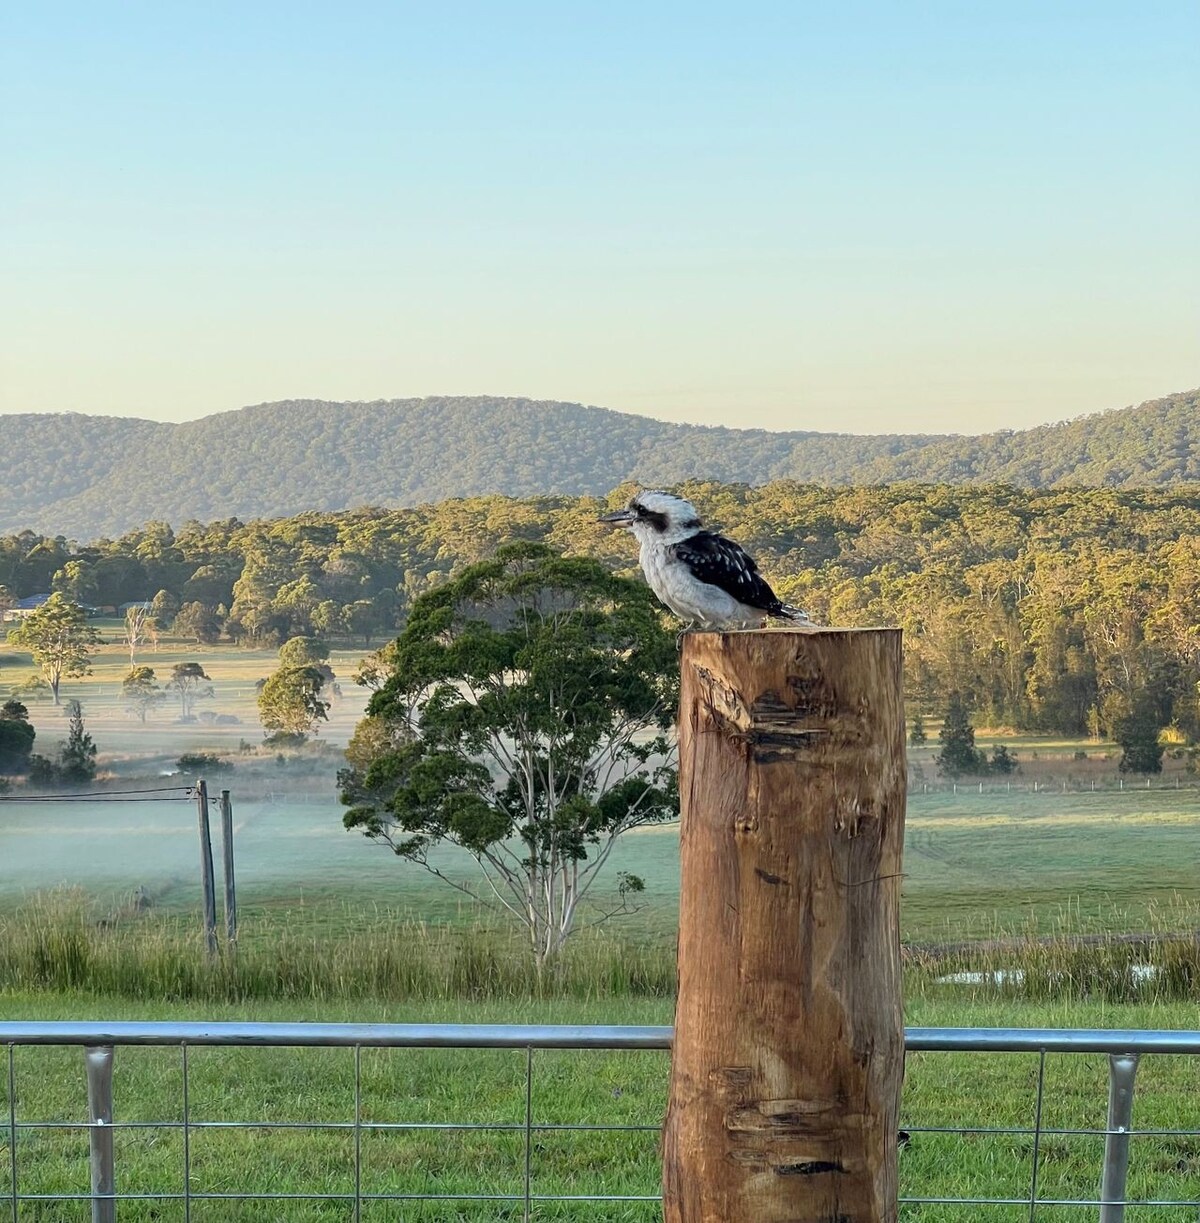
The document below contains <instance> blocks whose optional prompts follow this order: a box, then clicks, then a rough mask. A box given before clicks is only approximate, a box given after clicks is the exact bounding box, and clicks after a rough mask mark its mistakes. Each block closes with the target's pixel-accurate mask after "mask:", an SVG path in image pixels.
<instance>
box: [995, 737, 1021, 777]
mask: <svg viewBox="0 0 1200 1223" xmlns="http://www.w3.org/2000/svg"><path fill="white" fill-rule="evenodd" d="M1019 767H1020V766H1019V765H1018V764H1017V753H1016V752H1010V751H1009V750H1008V748H1006V747H1005V746H1004V744H1003V743H1000V744H997V746H996V747H994V748H993V749H992V758H991V760H989V761H988V771H989V772H991V773H1000V774H1002V775H1004V776H1008V775H1009V774H1011V773H1015V772H1016V771H1017V769H1018V768H1019Z"/></svg>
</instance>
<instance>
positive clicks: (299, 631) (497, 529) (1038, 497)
mask: <svg viewBox="0 0 1200 1223" xmlns="http://www.w3.org/2000/svg"><path fill="white" fill-rule="evenodd" d="M629 491H630V489H629V488H628V487H622V488H618V489H614V490H613V492H612V493H611V494H610V495H609V497H607V498H605V499H598V498H587V497H584V498H575V497H567V496H545V497H538V498H534V499H529V500H512V499H508V498H504V497H478V498H472V499H470V500H456V501H446V502H442V503H439V504H436V505H427V506H421V507H418V508H415V509H392V510H385V509H378V508H362V509H356V510H350V511H346V512H344V513H336V514H334V513H315V512H314V513H306V514H302V515H299V516H297V517H294V518H287V519H280V520H274V521H270V520H264V521H258V522H251V523H242V522H239V521H237V520H229V519H225V520H222V521H217V522H210V523H208V524H201V523H199V522H191V523H184V524H182V525H181V526H180V527H179V528H178V530H176V529H173V528H171V527H169V526H168V525H167V524H165V523H162V522H149V523H147V524H146V525H145V526H143V527H141V528H139V529H138V530H136V531H131V532H129V533H128V534H127V535H124V536H121V537H120V538H117V539H110V540H102V541H99V542H97V543H95V544H91V545H87V546H80V545H76V544H72V543H71V542H70V541H68V540H66V539H65V538H63V537H61V536H59V537H46V536H38V535H35V534H33V533H31V532H25V533H23V534H21V535H15V536H8V537H0V585H3V586H5V587H6V588H7V589H8V590H9V591H10V593H11V595H12V597H13V598H21V597H24V596H26V595H30V594H37V593H41V592H44V591H46V590H48V589H50V585H51V582H52V580H53V578H54V575H55V574H56V573H58V572H59V571H60V570H63V569H64V567H65V566H66V565H67V564H68V563H69V562H72V561H77V562H79V564H80V565H81V566H85V567H86V568H87V569H88V570H89V571H90V577H89V581H91V582H92V584H93V589H94V590H95V592H96V598H97V602H98V603H99V604H111V605H113V606H119V605H120V604H122V603H124V602H127V601H131V600H154V601H155V604H156V609H155V615H156V618H157V619H158V620H159V621H160V623H161V627H162V628H163V630H164V631H165V630H166V629H168V628H169V627H170V618H171V617H172V616H174V615H175V614H176V613H177V612H178V611H179V609H180V608H181V607H182V606H183V605H184V603H186V602H188V601H189V598H190V596H191V595H192V594H196V595H197V597H196V598H195V599H191V601H193V602H195V601H201V598H202V600H203V601H205V602H206V604H207V605H208V606H209V608H210V610H211V614H212V615H213V616H214V617H215V618H216V620H217V621H218V622H219V624H220V627H221V633H222V640H223V641H233V642H240V643H243V644H247V645H254V646H258V647H264V646H274V647H278V646H279V645H280V644H282V643H284V642H286V641H287V640H288V639H289V638H293V637H297V636H304V637H317V638H320V639H321V640H323V641H325V642H327V643H329V644H330V645H346V644H350V643H352V644H354V645H355V646H361V645H362V643H363V642H364V641H365V640H367V639H368V638H369V639H370V640H371V641H372V642H374V643H375V644H378V643H379V642H381V641H382V640H385V639H387V638H390V637H393V636H394V635H395V634H396V633H397V632H398V631H399V630H400V629H401V628H403V626H404V624H405V622H406V619H407V617H408V614H409V611H410V609H411V607H412V606H413V603H414V601H415V600H416V599H417V598H419V597H420V595H421V594H422V593H423V592H425V591H427V590H429V589H431V588H434V587H436V586H438V585H439V584H441V583H443V582H445V581H446V580H448V579H449V578H451V577H454V576H456V575H458V574H460V573H461V572H462V571H463V570H464V569H465V568H466V567H468V566H470V565H472V564H474V563H476V562H478V561H481V560H483V559H485V558H486V557H488V556H490V555H491V554H492V553H493V552H494V551H495V549H496V548H497V547H498V546H499V545H501V544H504V543H511V542H515V541H521V540H527V541H536V542H543V543H546V544H548V545H550V546H551V547H554V548H557V549H560V550H562V551H564V552H566V553H568V554H573V555H577V556H589V557H592V558H594V559H596V560H598V561H600V562H602V563H603V564H604V565H605V566H607V567H609V568H611V569H612V570H614V571H615V572H617V573H620V574H624V575H634V576H636V574H637V558H636V554H635V552H634V550H633V549H632V548H631V547H630V546H629V541H628V540H627V539H625V538H624V537H623V536H614V535H613V534H612V533H610V532H607V531H605V530H604V529H603V528H602V527H599V526H597V525H596V523H595V518H596V516H597V514H599V513H601V512H603V511H604V510H605V509H606V508H608V507H609V505H610V503H611V504H613V505H615V504H619V503H620V502H622V501H623V500H625V499H626V498H627V497H628V495H629ZM679 491H681V492H683V493H684V494H685V495H686V496H688V497H689V498H690V499H691V500H693V501H694V502H695V504H696V505H697V507H698V508H699V510H700V513H701V515H702V516H703V518H704V520H705V523H706V524H707V525H711V526H713V527H715V528H716V529H718V530H723V531H726V532H728V533H729V534H731V535H732V536H733V537H734V538H735V539H737V540H738V541H739V542H741V543H742V544H744V545H745V546H746V547H747V548H748V549H749V551H750V552H751V553H752V555H754V556H755V557H756V558H757V559H758V561H759V564H760V567H761V568H762V570H763V573H764V575H765V576H766V577H767V578H768V579H769V580H770V582H771V584H772V585H773V587H774V588H775V590H776V591H777V592H778V593H779V594H780V596H781V597H782V598H784V599H785V600H786V601H787V602H789V603H793V604H796V605H797V606H801V607H804V608H805V609H806V610H808V611H809V612H810V613H811V614H812V615H813V616H814V618H816V619H817V620H818V621H820V622H822V623H826V624H830V623H832V624H842V625H863V624H899V625H901V626H902V627H903V628H904V630H905V668H906V670H905V681H906V695H907V697H908V699H909V700H910V702H911V703H912V705H913V707H914V708H920V709H923V710H924V712H925V714H926V716H927V719H929V722H930V731H931V733H932V729H933V724H932V719H934V718H938V719H939V720H940V716H941V712H942V711H943V710H944V708H945V702H946V699H947V696H948V694H949V693H950V692H952V691H959V692H962V693H963V694H965V695H969V698H970V704H971V709H972V713H973V717H974V719H975V721H976V723H977V724H978V725H980V726H1007V727H1011V728H1013V729H1015V730H1019V731H1029V732H1035V733H1044V734H1057V735H1084V734H1093V735H1101V734H1111V733H1112V731H1113V730H1114V728H1115V726H1116V724H1117V722H1118V721H1119V720H1120V719H1121V718H1123V717H1125V716H1126V715H1127V714H1128V713H1129V712H1130V711H1131V710H1132V708H1133V704H1134V702H1135V701H1136V700H1137V698H1138V695H1139V694H1140V693H1143V692H1150V693H1153V694H1154V697H1155V699H1156V700H1157V701H1158V702H1159V704H1160V708H1159V714H1158V716H1159V717H1160V718H1161V719H1162V720H1161V722H1160V725H1170V726H1173V727H1175V728H1176V729H1177V730H1178V731H1179V733H1180V734H1181V735H1182V736H1183V737H1185V738H1188V737H1190V738H1192V739H1195V738H1196V737H1197V736H1200V689H1198V687H1197V685H1198V684H1200V485H1180V486H1179V487H1176V488H1172V489H1159V490H1155V489H1116V488H1096V489H1050V490H1043V491H1035V492H1031V491H1027V490H1022V489H1018V488H1012V487H1007V486H1003V485H987V486H978V487H964V486H949V485H920V484H898V485H891V486H886V487H863V488H819V487H815V486H812V485H804V484H794V483H786V482H779V483H775V484H771V485H767V486H764V487H762V488H749V487H746V486H744V485H728V484H717V483H711V482H708V483H691V484H684V485H682V486H680V490H679ZM75 572H76V573H77V576H79V575H78V571H75Z"/></svg>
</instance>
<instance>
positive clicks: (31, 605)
mask: <svg viewBox="0 0 1200 1223" xmlns="http://www.w3.org/2000/svg"><path fill="white" fill-rule="evenodd" d="M49 597H50V596H49V594H43V595H27V596H26V597H25V598H23V599H18V600H17V601H16V602H15V603H14V604H13V605H12V606H11V607H7V608H5V610H4V623H5V624H7V623H9V621H12V620H24V619H25V617H26V616H28V615H29V613H30V612H35V611H37V609H38V608H39V607H41V605H42V604H43V603H45V602H46V600H47V599H48V598H49Z"/></svg>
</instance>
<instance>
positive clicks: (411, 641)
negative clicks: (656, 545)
mask: <svg viewBox="0 0 1200 1223" xmlns="http://www.w3.org/2000/svg"><path fill="white" fill-rule="evenodd" d="M384 665H385V666H386V668H387V671H388V678H387V679H386V682H384V683H383V685H382V687H381V688H380V689H379V690H378V691H377V692H376V693H375V694H374V696H373V697H372V698H371V701H370V704H369V706H368V718H367V720H366V723H365V724H364V725H362V726H360V728H359V734H358V735H356V743H355V744H354V745H353V749H354V750H353V752H352V759H354V758H355V757H357V760H358V763H357V765H356V766H355V767H353V768H352V769H351V770H349V771H347V773H346V774H344V775H343V777H342V788H343V802H345V803H346V804H347V806H348V807H349V810H348V811H347V813H346V815H345V823H346V826H347V827H348V828H358V829H361V830H362V831H363V832H364V833H365V834H366V835H367V836H368V837H372V838H375V839H378V840H381V841H384V842H386V843H387V844H388V845H390V846H391V847H392V849H393V850H394V851H395V852H396V853H397V854H398V855H399V856H401V857H402V858H405V859H407V860H409V861H411V862H415V863H418V864H419V865H421V866H423V867H425V868H426V869H427V870H430V871H432V872H433V873H434V874H436V875H439V876H440V877H442V878H444V879H447V881H448V882H449V881H450V879H449V877H448V876H447V875H445V874H444V873H443V871H442V869H441V867H440V866H439V865H438V864H437V861H436V859H434V858H432V857H430V850H431V849H432V848H433V847H435V846H436V845H438V844H440V843H442V842H449V843H452V844H454V845H458V846H460V847H461V848H463V849H465V850H466V851H467V852H468V853H469V854H470V855H471V856H472V857H473V858H474V859H475V860H476V862H477V863H478V865H479V868H480V871H481V874H482V881H481V884H480V886H478V887H476V886H475V885H473V884H471V883H470V882H462V881H458V880H456V881H454V882H455V886H459V887H461V888H462V889H463V890H464V891H467V892H469V893H470V894H471V895H473V896H476V897H478V898H481V899H488V900H493V901H495V902H497V903H499V904H500V905H501V906H503V908H504V909H506V910H507V911H508V912H509V913H510V914H511V915H512V916H513V917H514V918H515V919H516V920H518V921H519V922H521V923H522V924H523V925H524V926H525V929H526V931H527V934H528V937H529V945H530V948H531V951H532V953H533V955H534V956H535V958H536V959H537V962H538V963H539V965H541V964H544V963H545V962H546V961H547V960H548V959H551V958H553V957H554V956H555V955H556V954H557V953H558V952H559V951H560V950H561V948H562V946H563V944H564V943H565V941H566V939H567V938H568V937H569V935H570V933H571V931H572V929H573V928H574V925H575V919H576V914H577V910H578V907H579V905H580V904H581V902H582V901H583V900H584V898H585V897H586V896H587V895H588V894H589V892H590V891H591V890H592V887H593V884H594V882H595V880H596V877H597V875H598V874H599V872H600V871H601V869H602V868H603V866H604V865H605V863H606V862H607V860H608V857H609V855H610V853H611V851H612V848H613V846H614V844H615V843H616V841H617V838H618V837H620V836H621V835H622V834H624V833H626V832H628V831H629V830H630V829H631V828H635V827H637V826H639V825H641V824H645V823H650V822H654V821H657V820H661V819H664V818H666V817H668V816H670V815H671V814H673V813H674V812H675V810H676V798H677V796H676V789H675V785H676V783H675V771H674V767H673V764H672V751H673V749H672V748H671V747H670V745H669V744H668V742H667V739H666V738H665V735H664V732H665V731H666V730H667V728H668V727H669V726H670V724H671V722H672V719H673V717H674V713H675V706H676V698H677V665H676V657H675V645H674V637H673V635H672V634H671V632H670V631H669V630H668V629H666V628H665V627H664V625H663V623H662V620H661V617H660V614H659V612H658V610H657V607H656V606H655V604H654V601H653V599H652V597H651V596H650V594H649V592H648V590H647V589H646V587H645V586H643V585H642V584H641V583H639V582H634V581H631V580H629V579H626V578H620V577H616V576H614V575H613V574H611V573H610V572H609V571H608V570H607V569H606V568H605V567H604V566H602V565H600V564H598V563H597V562H595V561H592V560H589V559H586V558H582V557H566V556H562V555H561V554H559V553H557V552H555V551H554V550H553V549H551V548H549V547H547V546H546V545H544V544H537V543H513V544H508V545H505V546H503V547H501V548H500V549H498V551H497V553H496V555H495V557H494V558H493V559H491V560H488V561H482V562H480V563H478V564H475V565H471V566H469V567H468V568H467V569H465V570H464V571H463V572H462V574H461V575H459V576H458V577H457V578H456V579H454V580H453V581H450V582H448V583H447V584H446V585H444V586H442V587H440V588H439V589H437V590H434V591H431V592H429V593H427V594H424V595H422V596H420V597H419V598H418V599H417V600H416V602H415V603H414V605H413V608H412V613H411V615H410V617H409V621H408V625H407V627H406V628H405V630H404V632H403V633H402V634H401V635H400V637H399V638H398V639H397V640H396V641H395V643H394V644H393V645H392V646H391V647H390V648H389V650H387V651H386V652H385V658H384ZM618 884H619V886H618V892H619V894H620V895H621V897H624V896H625V895H626V894H627V893H629V892H631V891H637V890H640V888H641V886H642V881H641V880H640V879H638V878H636V877H634V876H632V875H629V876H624V877H622V878H621V879H620V880H619V881H618Z"/></svg>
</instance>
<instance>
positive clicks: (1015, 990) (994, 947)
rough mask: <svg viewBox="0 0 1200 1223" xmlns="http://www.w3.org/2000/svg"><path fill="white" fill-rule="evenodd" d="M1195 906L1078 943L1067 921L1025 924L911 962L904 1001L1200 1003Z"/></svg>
mask: <svg viewBox="0 0 1200 1223" xmlns="http://www.w3.org/2000/svg"><path fill="white" fill-rule="evenodd" d="M1197 917H1198V914H1197V913H1196V911H1195V908H1194V906H1190V907H1188V908H1187V910H1186V911H1184V910H1183V909H1182V908H1181V906H1180V904H1179V903H1175V904H1173V905H1170V906H1168V907H1167V908H1166V909H1165V910H1160V911H1152V912H1151V922H1150V928H1149V929H1147V930H1144V931H1141V932H1139V933H1138V934H1124V935H1122V934H1115V933H1099V934H1089V935H1080V934H1076V933H1073V932H1072V931H1071V930H1069V929H1068V928H1067V922H1066V919H1064V921H1063V922H1062V923H1060V924H1059V926H1058V928H1057V929H1054V928H1052V929H1051V931H1049V932H1043V930H1042V929H1041V928H1039V927H1037V926H1036V925H1033V924H1031V925H1030V926H1029V927H1028V928H1026V929H1025V930H1023V931H1020V932H1017V933H1007V934H1006V933H1005V932H1003V931H995V932H993V937H991V938H988V939H987V940H981V941H979V942H976V943H974V944H956V945H954V946H952V947H949V948H940V949H939V948H925V949H923V950H921V951H918V952H916V953H915V954H913V955H912V956H911V957H910V961H909V965H908V971H907V973H906V981H907V985H908V989H909V992H910V993H918V994H921V995H925V994H927V993H929V992H930V991H931V990H940V989H944V988H948V987H954V988H957V989H960V990H961V989H964V988H965V989H969V990H971V991H972V992H974V993H976V994H985V995H991V996H995V997H1003V998H1013V999H1023V1000H1033V1001H1043V1000H1060V999H1070V1000H1078V1001H1102V1002H1110V1003H1126V1002H1141V1003H1155V1002H1170V1001H1187V1000H1192V999H1196V998H1200V935H1198V934H1196V933H1193V932H1188V928H1189V927H1190V928H1191V930H1192V931H1195V930H1196V929H1197V925H1198V923H1197V920H1196V919H1197Z"/></svg>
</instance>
